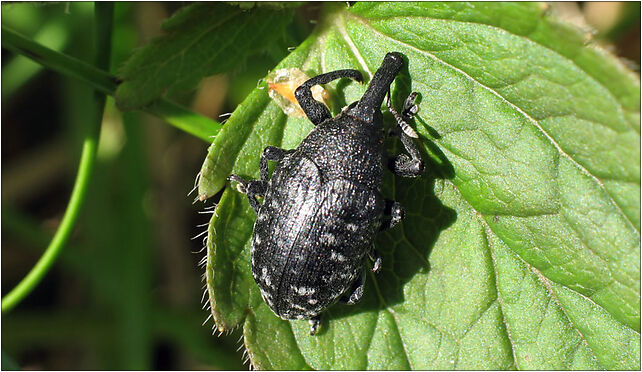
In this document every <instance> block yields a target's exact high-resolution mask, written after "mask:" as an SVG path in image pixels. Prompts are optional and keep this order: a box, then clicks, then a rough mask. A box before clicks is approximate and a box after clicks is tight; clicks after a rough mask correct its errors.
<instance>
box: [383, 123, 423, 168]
mask: <svg viewBox="0 0 642 372" xmlns="http://www.w3.org/2000/svg"><path fill="white" fill-rule="evenodd" d="M399 137H400V138H401V143H402V144H403V146H404V147H405V148H406V151H408V153H409V154H410V156H408V155H406V154H399V155H397V157H395V158H394V159H392V162H391V164H389V167H390V168H391V170H392V172H393V173H394V174H396V175H398V176H401V177H418V176H420V175H421V174H422V173H423V172H424V161H423V160H421V154H420V153H419V149H418V148H417V145H415V143H414V142H412V138H410V137H408V136H407V135H406V133H403V132H402V133H400V134H399Z"/></svg>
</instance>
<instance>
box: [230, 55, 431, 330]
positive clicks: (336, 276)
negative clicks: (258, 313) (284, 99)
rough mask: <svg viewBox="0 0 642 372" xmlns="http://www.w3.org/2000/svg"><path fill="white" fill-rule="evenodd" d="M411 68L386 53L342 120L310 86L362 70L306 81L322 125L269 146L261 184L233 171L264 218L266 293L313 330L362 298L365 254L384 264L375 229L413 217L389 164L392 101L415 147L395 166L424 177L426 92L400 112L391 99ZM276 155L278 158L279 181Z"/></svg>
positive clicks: (255, 239)
mask: <svg viewBox="0 0 642 372" xmlns="http://www.w3.org/2000/svg"><path fill="white" fill-rule="evenodd" d="M403 64H404V60H403V57H402V56H401V54H399V53H397V52H391V53H388V54H386V56H385V57H384V60H383V63H382V64H381V67H380V68H379V69H378V70H377V71H376V72H375V74H374V76H373V77H372V80H371V81H370V84H369V85H368V88H367V89H366V92H365V93H364V95H363V96H362V97H361V99H360V100H359V101H357V102H354V103H352V104H350V105H349V106H348V107H346V108H345V109H343V111H342V112H341V113H340V114H338V115H337V116H335V117H332V115H331V114H330V111H329V110H328V108H327V107H326V106H325V105H324V104H323V103H321V102H318V101H316V100H315V99H314V98H313V97H312V91H311V88H312V87H313V86H315V85H319V84H326V83H329V82H331V81H333V80H336V79H340V78H350V79H353V80H356V81H358V82H362V81H363V77H362V75H361V73H360V72H359V71H357V70H352V69H346V70H337V71H333V72H328V73H324V74H321V75H318V76H315V77H313V78H311V79H309V80H307V81H306V82H304V83H303V84H302V85H301V86H299V87H298V88H297V89H296V91H295V96H296V99H297V101H298V102H299V105H300V106H301V108H302V109H303V111H304V112H305V114H306V116H307V117H308V119H309V120H310V121H311V122H312V123H313V124H314V125H315V128H314V129H313V130H312V131H311V132H310V133H309V134H308V136H307V137H306V138H305V139H304V140H303V141H302V142H301V143H300V144H299V146H298V147H297V148H295V149H292V150H285V149H281V148H278V147H274V146H268V147H266V148H265V150H264V151H263V155H262V156H261V158H260V162H259V173H260V178H261V179H260V180H245V179H243V178H242V177H240V176H238V175H235V174H233V175H231V176H230V177H229V179H230V180H232V181H235V182H238V189H239V191H241V192H243V193H245V194H247V197H248V200H249V203H250V206H251V207H252V208H253V209H254V211H255V212H256V214H257V218H256V222H255V223H254V231H253V234H252V242H251V244H252V246H251V260H252V262H251V264H252V265H251V266H252V275H253V277H254V280H255V281H256V283H257V285H258V287H259V289H260V292H261V296H262V297H263V299H264V300H265V302H266V303H267V305H268V306H269V307H270V309H272V311H274V313H275V314H276V315H277V316H279V317H281V318H283V319H309V321H310V334H311V335H314V334H315V333H316V332H317V330H318V327H319V325H320V323H321V315H322V313H323V312H324V311H325V310H326V309H327V308H328V307H329V306H330V305H332V304H334V303H336V302H341V303H346V304H355V303H357V302H358V301H359V300H360V299H361V297H362V296H363V289H364V279H365V272H366V267H367V265H366V259H370V260H372V261H373V264H372V270H373V271H375V272H376V271H378V270H379V268H380V267H381V258H380V256H379V255H378V254H377V252H376V250H375V248H374V245H373V240H374V238H375V235H376V234H377V232H378V231H380V230H385V229H388V228H391V227H393V226H395V225H396V224H397V223H399V221H401V219H402V218H403V216H404V209H403V207H402V206H401V205H400V203H398V202H396V201H393V200H387V199H384V197H383V196H382V195H381V185H382V183H383V175H384V168H385V165H386V161H387V158H386V156H385V149H384V130H383V115H382V113H381V105H382V104H383V100H384V98H386V97H387V100H386V104H387V107H388V110H389V111H390V112H391V113H392V115H393V116H394V118H395V120H396V121H397V124H398V126H399V128H400V129H401V130H397V134H399V136H400V138H401V143H402V144H403V145H404V147H405V149H406V151H407V152H408V155H406V154H400V155H398V156H396V157H395V158H393V159H391V161H389V162H388V166H389V167H390V168H391V170H392V172H393V173H394V174H396V175H399V176H403V177H417V176H419V175H420V174H421V173H422V172H423V170H424V162H423V161H422V159H421V156H420V153H419V151H418V149H417V146H416V145H415V143H414V142H413V140H412V138H411V137H416V134H415V132H414V130H413V129H412V128H411V127H410V126H409V125H408V123H407V122H408V121H409V120H411V119H412V118H413V116H414V115H415V114H416V113H417V109H418V108H417V105H416V104H415V98H416V96H417V93H411V94H410V96H409V97H408V99H406V101H405V103H404V108H403V110H402V112H401V114H398V113H397V112H396V111H395V109H394V108H393V107H392V104H391V102H390V84H392V82H393V80H394V79H395V77H396V76H397V74H398V73H399V71H400V70H401V67H402V66H403ZM268 161H274V162H276V164H275V167H274V170H273V172H272V176H271V177H270V175H269V171H268ZM260 197H262V198H263V202H262V203H261V202H260V199H259V198H260Z"/></svg>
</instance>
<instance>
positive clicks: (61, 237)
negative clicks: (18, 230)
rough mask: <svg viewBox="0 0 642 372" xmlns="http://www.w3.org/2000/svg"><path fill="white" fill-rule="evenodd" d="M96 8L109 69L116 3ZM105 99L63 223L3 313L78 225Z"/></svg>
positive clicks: (102, 59) (98, 104) (98, 95)
mask: <svg viewBox="0 0 642 372" xmlns="http://www.w3.org/2000/svg"><path fill="white" fill-rule="evenodd" d="M95 7H96V10H95V12H96V19H97V22H96V24H97V32H96V39H97V42H96V46H97V52H96V57H95V58H96V65H97V66H100V67H106V68H109V56H110V51H111V30H112V22H113V16H114V6H113V3H104V4H96V5H95ZM3 42H4V38H3ZM54 60H55V59H54ZM60 65H62V66H65V64H64V63H61V64H60ZM92 68H93V67H92ZM105 99H106V96H105V93H104V92H99V91H96V92H95V98H94V103H95V105H94V115H93V118H92V120H89V122H90V123H91V127H89V128H87V133H86V135H85V139H84V141H83V145H82V153H81V155H80V165H79V166H78V173H77V174H76V181H75V182H74V188H73V190H72V191H71V197H70V198H69V203H68V204H67V210H66V211H65V215H64V216H63V218H62V221H61V222H60V226H58V229H57V230H56V233H55V235H54V237H53V239H52V240H51V243H49V246H48V247H47V250H46V251H45V253H44V254H43V255H42V256H41V257H40V259H39V260H38V262H37V263H36V264H35V265H34V267H33V268H32V269H31V271H29V273H28V274H27V275H26V276H25V277H24V278H23V279H22V280H21V281H20V283H18V285H17V286H16V287H15V288H13V289H12V290H11V292H9V293H8V294H7V295H6V296H4V297H3V298H2V313H3V314H5V313H6V312H8V311H10V310H11V309H13V308H14V307H15V306H16V305H17V304H18V303H20V301H22V299H24V298H25V297H26V296H27V295H29V293H31V292H32V291H33V289H34V288H35V287H36V285H38V283H40V281H41V280H42V278H43V277H44V276H45V275H46V274H47V272H48V271H49V269H50V268H51V266H52V265H53V264H54V262H56V259H57V258H58V255H59V254H60V252H61V251H62V248H63V247H64V246H65V243H66V242H67V240H68V239H69V236H70V235H71V233H72V231H73V229H74V226H75V225H76V220H77V219H78V214H79V212H80V209H81V207H82V205H83V202H84V200H85V195H86V194H87V188H88V185H89V180H90V178H91V174H92V172H93V169H94V164H95V160H96V151H97V148H98V139H99V136H100V125H101V123H102V117H103V110H104V108H105Z"/></svg>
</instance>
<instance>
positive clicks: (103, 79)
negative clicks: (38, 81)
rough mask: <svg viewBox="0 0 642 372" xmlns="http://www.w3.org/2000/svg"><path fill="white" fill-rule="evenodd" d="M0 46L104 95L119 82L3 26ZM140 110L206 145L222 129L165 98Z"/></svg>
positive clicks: (209, 120) (111, 76) (111, 92)
mask: <svg viewBox="0 0 642 372" xmlns="http://www.w3.org/2000/svg"><path fill="white" fill-rule="evenodd" d="M2 47H3V48H7V49H8V50H11V51H12V52H14V53H17V54H22V55H24V56H26V57H28V58H30V59H32V60H33V61H35V62H38V63H40V64H41V65H43V66H44V67H46V68H48V69H51V70H53V71H56V72H58V73H60V74H62V75H65V76H68V77H71V78H74V79H77V80H81V81H84V82H85V83H87V84H89V85H91V86H92V87H93V88H94V89H96V90H97V91H99V92H102V93H104V94H108V95H111V96H113V95H114V93H115V92H116V87H117V86H118V83H119V81H118V79H117V78H116V77H115V76H113V75H111V74H109V73H107V72H106V71H104V70H101V69H100V68H96V67H94V66H92V65H90V64H88V63H85V62H83V61H81V60H79V59H77V58H74V57H71V56H69V55H66V54H64V53H60V52H57V51H55V50H51V49H49V48H47V47H45V46H43V45H41V44H38V43H36V42H35V41H33V40H30V39H28V38H26V37H24V36H22V35H20V34H18V33H17V32H15V31H13V30H11V29H9V28H8V27H6V26H4V25H2ZM143 111H145V112H147V113H149V114H152V115H154V116H157V117H159V118H161V119H163V120H165V121H166V122H167V123H169V124H171V125H173V126H175V127H176V128H178V129H180V130H182V131H185V132H187V133H189V134H191V135H193V136H195V137H198V138H200V139H202V140H204V141H206V142H208V143H210V142H212V138H213V137H215V136H216V134H218V132H219V131H220V130H221V124H220V123H219V122H217V121H214V120H212V119H209V118H207V117H205V116H202V115H199V114H197V113H195V112H193V111H191V110H189V109H187V108H185V107H183V106H181V105H178V104H176V103H173V102H170V101H167V100H165V99H159V100H157V101H156V102H155V103H153V104H151V105H150V106H148V107H146V108H145V109H143Z"/></svg>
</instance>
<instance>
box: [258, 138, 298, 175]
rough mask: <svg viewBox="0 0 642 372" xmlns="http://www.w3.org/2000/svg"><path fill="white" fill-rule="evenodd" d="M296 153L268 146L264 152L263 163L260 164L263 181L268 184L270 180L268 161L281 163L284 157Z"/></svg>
mask: <svg viewBox="0 0 642 372" xmlns="http://www.w3.org/2000/svg"><path fill="white" fill-rule="evenodd" d="M292 152H294V150H283V149H280V148H278V147H274V146H268V147H266V148H265V150H263V155H261V161H260V162H259V171H260V173H261V181H263V182H267V181H268V178H269V174H268V164H267V162H268V160H272V161H276V162H279V161H281V159H283V157H284V156H285V155H287V154H289V153H292Z"/></svg>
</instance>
